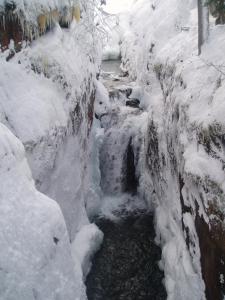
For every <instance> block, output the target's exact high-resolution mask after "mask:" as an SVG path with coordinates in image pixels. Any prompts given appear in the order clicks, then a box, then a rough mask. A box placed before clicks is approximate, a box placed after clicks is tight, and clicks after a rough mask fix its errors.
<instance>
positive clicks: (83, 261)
mask: <svg viewBox="0 0 225 300" xmlns="http://www.w3.org/2000/svg"><path fill="white" fill-rule="evenodd" d="M103 236H104V234H103V233H102V232H101V231H100V230H99V229H98V227H97V226H96V225H95V224H88V225H85V226H83V227H82V228H81V229H80V231H79V232H78V233H77V235H76V237H75V240H74V242H73V244H72V255H73V259H74V261H75V262H76V261H79V264H80V266H81V268H82V274H83V281H85V278H86V276H87V275H88V273H89V271H90V269H91V266H92V263H91V260H92V258H93V255H94V254H95V252H97V251H98V250H99V248H100V246H101V243H102V241H103Z"/></svg>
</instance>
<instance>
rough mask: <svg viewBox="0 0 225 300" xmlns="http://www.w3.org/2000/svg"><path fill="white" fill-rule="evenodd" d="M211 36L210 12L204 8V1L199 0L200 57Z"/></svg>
mask: <svg viewBox="0 0 225 300" xmlns="http://www.w3.org/2000/svg"><path fill="white" fill-rule="evenodd" d="M208 35H209V10H208V7H206V6H204V0H198V55H200V54H201V48H202V45H203V44H204V42H205V41H206V40H207V38H208Z"/></svg>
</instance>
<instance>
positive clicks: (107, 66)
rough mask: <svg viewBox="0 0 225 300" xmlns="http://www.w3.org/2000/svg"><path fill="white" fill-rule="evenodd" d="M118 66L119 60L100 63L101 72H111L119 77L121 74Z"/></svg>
mask: <svg viewBox="0 0 225 300" xmlns="http://www.w3.org/2000/svg"><path fill="white" fill-rule="evenodd" d="M120 64H121V61H120V60H104V61H102V66H101V68H102V71H103V72H111V73H115V74H117V75H119V74H120V72H121V70H120Z"/></svg>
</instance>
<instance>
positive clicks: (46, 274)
mask: <svg viewBox="0 0 225 300" xmlns="http://www.w3.org/2000/svg"><path fill="white" fill-rule="evenodd" d="M73 3H74V2H73ZM0 4H2V2H1V3H0ZM67 4H68V5H71V4H72V3H71V2H67V1H41V2H40V1H39V2H37V1H30V2H29V3H28V4H27V7H26V8H24V7H23V5H24V2H23V1H20V2H19V1H18V2H17V5H18V6H17V7H18V8H24V9H25V11H24V13H25V14H26V18H27V20H30V21H31V22H32V21H35V22H36V17H37V15H38V14H39V13H40V12H42V13H43V11H42V9H44V10H45V9H47V10H49V9H53V8H55V6H57V8H58V6H60V7H62V6H64V5H67ZM81 4H82V5H85V8H86V10H85V11H83V17H84V19H83V20H82V21H81V22H80V23H79V24H77V23H76V22H75V21H74V22H73V23H72V24H71V26H70V28H69V29H66V30H62V29H61V28H60V27H59V26H58V25H56V26H55V28H54V30H53V31H51V32H49V33H47V34H46V35H45V36H42V37H41V38H38V39H36V40H35V41H34V42H33V43H32V44H31V45H23V48H22V50H21V51H20V52H19V53H16V54H15V56H14V57H13V58H11V59H10V61H8V62H6V57H7V56H8V52H9V51H5V52H4V53H0V68H1V72H0V179H1V182H2V184H3V188H2V189H1V191H0V206H1V220H0V223H1V229H0V244H1V249H0V252H1V258H0V281H1V286H0V295H1V296H0V298H1V299H9V300H13V299H16V300H26V299H27V300H28V299H29V300H30V299H49V300H51V299H56V298H57V299H65V298H66V299H68V300H69V299H73V300H74V299H79V300H85V299H86V292H85V286H84V281H83V276H84V274H83V269H82V268H81V263H82V262H81V261H79V259H75V260H74V261H73V259H72V255H71V243H72V242H73V241H74V239H75V237H76V236H77V233H78V232H79V231H80V229H81V228H82V227H83V226H85V225H87V227H86V230H85V232H86V238H85V239H84V240H83V243H84V245H83V246H82V245H81V246H82V247H83V248H82V249H84V247H86V248H85V249H86V251H87V253H88V254H87V257H85V258H84V259H90V258H91V256H92V249H95V247H94V246H93V241H92V240H93V238H94V237H93V236H95V237H96V241H97V240H99V241H100V236H101V233H99V232H97V229H96V233H94V232H93V225H90V227H88V226H89V224H90V222H89V219H88V216H87V212H86V209H85V201H86V195H87V194H88V193H89V191H90V190H91V188H92V182H90V181H89V179H90V173H91V171H92V170H91V168H90V167H89V166H87V161H88V155H89V153H90V149H91V147H92V141H91V142H90V144H89V134H90V126H91V112H89V109H92V106H91V99H92V98H93V95H94V91H95V86H94V85H95V80H94V78H95V76H96V71H97V70H98V68H99V66H98V62H99V49H98V47H99V44H98V42H97V33H96V32H95V27H93V19H92V17H93V12H92V10H91V8H92V3H91V2H87V1H81ZM41 5H43V7H41ZM45 5H46V6H45ZM93 45H95V46H94V47H93ZM12 49H13V46H12ZM3 124H4V125H3ZM5 126H6V127H7V128H6V127H5ZM89 147H90V148H89ZM28 165H29V166H28ZM44 194H45V195H44ZM50 198H52V199H50ZM53 199H54V200H53ZM56 202H57V203H58V204H57V203H56ZM59 206H60V208H59ZM88 231H90V233H89V237H88ZM92 234H93V236H92ZM77 247H78V248H79V247H80V245H79V244H78V245H77ZM89 247H90V249H89ZM96 247H97V246H96ZM74 251H75V252H76V251H78V252H79V249H77V250H76V246H73V253H74ZM78 252H77V253H78Z"/></svg>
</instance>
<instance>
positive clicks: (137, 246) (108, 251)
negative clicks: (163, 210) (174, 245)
mask: <svg viewBox="0 0 225 300" xmlns="http://www.w3.org/2000/svg"><path fill="white" fill-rule="evenodd" d="M96 224H97V225H98V226H99V228H100V229H101V230H102V231H103V232H104V241H103V244H102V247H101V249H100V251H99V252H98V253H97V254H96V255H95V257H94V260H93V266H92V269H91V272H90V273H89V275H88V277H87V280H86V285H87V295H88V299H89V300H150V299H151V300H161V299H166V292H165V288H164V286H163V284H162V280H163V277H164V274H163V272H162V271H160V270H159V267H158V261H159V260H160V258H161V249H160V248H159V247H157V246H156V245H155V243H154V236H155V233H154V226H153V218H152V216H151V215H149V214H148V215H143V214H141V215H140V214H139V215H130V216H129V215H128V216H126V217H123V218H122V220H121V221H119V222H117V223H115V222H112V221H111V220H108V219H98V220H97V221H96Z"/></svg>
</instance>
